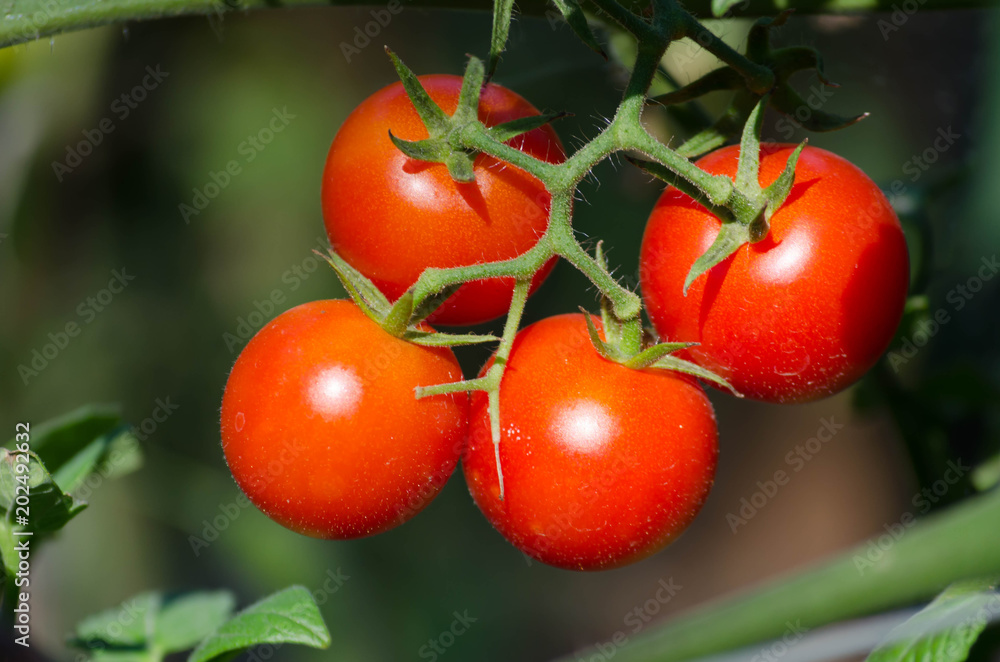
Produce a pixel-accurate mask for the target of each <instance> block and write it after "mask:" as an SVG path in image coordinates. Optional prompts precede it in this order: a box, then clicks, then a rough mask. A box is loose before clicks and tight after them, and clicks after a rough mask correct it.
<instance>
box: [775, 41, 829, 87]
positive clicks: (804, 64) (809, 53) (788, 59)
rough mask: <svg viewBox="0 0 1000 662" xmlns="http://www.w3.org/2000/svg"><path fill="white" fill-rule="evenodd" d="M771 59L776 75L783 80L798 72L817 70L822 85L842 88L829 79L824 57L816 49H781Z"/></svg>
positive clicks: (796, 47) (795, 47)
mask: <svg viewBox="0 0 1000 662" xmlns="http://www.w3.org/2000/svg"><path fill="white" fill-rule="evenodd" d="M771 57H772V59H773V61H774V69H775V73H777V74H778V77H779V78H781V79H787V78H788V76H790V75H792V74H793V73H795V72H797V71H806V70H808V69H815V70H816V76H817V77H818V78H819V80H820V82H821V83H823V84H824V85H826V86H827V87H840V85H838V84H837V83H834V82H833V81H832V80H830V79H829V78H827V75H826V68H825V66H824V64H823V56H822V55H821V54H820V52H819V51H817V50H816V49H815V48H811V47H809V46H789V47H788V48H779V49H778V50H776V51H774V52H772V53H771Z"/></svg>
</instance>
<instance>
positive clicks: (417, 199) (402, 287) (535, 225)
mask: <svg viewBox="0 0 1000 662" xmlns="http://www.w3.org/2000/svg"><path fill="white" fill-rule="evenodd" d="M420 82H421V83H423V85H424V87H425V88H426V90H427V92H428V94H430V96H431V98H432V99H434V101H435V102H437V104H438V105H439V106H441V108H442V109H443V110H444V111H445V112H446V113H448V114H451V113H453V112H454V111H455V107H456V105H457V103H458V94H459V90H460V89H461V86H462V79H461V78H460V77H458V76H446V75H434V76H422V77H420ZM537 114H538V110H536V109H535V107H534V106H532V105H531V104H530V103H528V102H527V101H525V100H524V99H523V98H521V97H520V96H519V95H517V94H515V93H514V92H511V91H510V90H508V89H506V88H503V87H500V86H499V85H493V84H490V85H487V86H486V87H484V88H483V91H482V97H481V99H480V103H479V119H480V120H481V121H482V122H483V123H484V124H486V125H487V126H493V125H496V124H501V123H503V122H507V121H510V120H513V119H518V118H521V117H526V116H529V115H537ZM390 130H391V131H392V133H393V135H395V136H397V137H398V138H402V139H405V140H421V139H424V138H427V135H428V134H427V129H426V128H425V127H424V125H423V123H422V122H421V121H420V118H419V116H418V115H417V111H416V110H415V109H414V108H413V104H412V103H410V100H409V98H408V97H407V96H406V92H405V91H404V90H403V85H402V83H395V84H393V85H390V86H388V87H386V88H384V89H382V90H380V91H378V92H376V93H375V94H373V95H372V96H370V97H368V98H367V99H366V100H365V101H363V102H362V103H361V105H360V106H358V107H357V108H355V109H354V111H353V112H352V113H351V114H350V116H348V118H347V120H346V121H345V122H344V125H343V126H342V127H340V131H339V132H338V133H337V137H336V138H335V139H334V141H333V145H332V146H331V147H330V154H329V156H328V157H327V161H326V169H325V171H324V172H323V218H324V220H325V222H326V232H327V235H328V236H329V238H330V243H331V244H332V246H333V248H334V249H336V251H337V252H338V253H340V255H341V256H342V257H343V258H344V259H345V260H347V261H348V262H349V263H350V264H351V265H352V266H353V267H354V268H355V269H357V270H358V271H360V272H361V273H363V274H364V275H365V276H367V277H368V278H370V279H371V280H372V281H374V283H375V284H376V285H377V286H378V287H379V288H380V289H381V290H382V291H383V293H385V295H386V296H387V297H389V299H390V300H395V299H397V298H399V297H400V296H401V295H402V294H403V293H404V292H405V291H406V290H407V289H409V288H410V286H412V285H413V283H414V282H416V280H417V278H418V277H419V276H420V274H421V272H423V270H424V269H426V268H427V267H458V266H466V265H470V264H476V263H481V262H492V261H495V260H504V259H509V258H512V257H516V256H518V255H520V254H521V253H524V252H525V251H527V250H528V249H530V248H531V247H532V246H534V245H535V244H536V243H537V242H538V238H539V236H541V235H542V234H543V233H544V232H545V228H546V227H547V225H548V210H549V200H550V196H549V194H548V193H547V192H546V190H545V187H544V186H543V185H542V183H541V182H539V181H538V180H537V179H535V178H534V177H532V176H531V175H529V174H527V173H526V172H524V171H523V170H520V169H519V168H515V167H514V166H511V165H508V164H505V163H502V162H500V161H497V160H496V159H494V158H492V157H490V156H487V155H484V154H480V155H479V156H478V157H477V158H476V161H475V167H474V170H475V174H476V181H475V182H471V183H467V184H459V183H457V182H455V181H454V180H452V178H451V176H450V175H449V174H448V170H447V168H445V166H444V165H442V164H437V163H428V162H423V161H415V160H413V159H410V158H409V157H407V156H406V155H405V154H403V153H402V152H401V151H399V149H397V148H396V146H395V145H393V144H392V142H391V141H390V140H389V131H390ZM509 144H511V145H512V146H514V147H517V148H518V149H520V150H521V151H523V152H526V153H528V154H531V155H532V156H534V157H536V158H539V159H544V160H546V161H549V162H550V163H557V162H560V161H562V160H563V159H564V158H565V155H564V153H563V149H562V144H561V143H560V142H559V138H558V136H556V133H555V131H553V129H552V127H550V126H547V125H546V126H544V127H542V128H540V129H536V130H534V131H531V132H529V133H525V134H522V135H520V136H518V137H516V138H514V139H513V140H511V141H510V143H509ZM552 264H553V263H550V264H548V265H547V266H546V268H545V269H544V270H542V271H541V272H539V274H538V275H537V276H536V278H535V282H534V286H537V285H538V284H540V283H541V281H542V280H544V279H545V277H546V276H547V275H548V273H549V271H551V268H552ZM513 290H514V281H513V280H512V279H493V280H485V281H477V282H473V283H469V284H466V285H463V286H462V287H461V288H460V289H459V290H458V292H456V293H455V294H454V295H453V296H451V297H450V298H449V299H448V301H446V302H445V303H444V304H443V305H442V306H441V307H440V308H438V310H437V311H435V313H434V314H433V315H432V316H431V317H430V318H428V319H429V320H430V321H434V322H438V323H441V324H474V323H478V322H484V321H487V320H491V319H494V318H496V317H499V316H500V315H503V314H504V313H506V312H507V309H508V307H509V306H510V299H511V295H512V293H513Z"/></svg>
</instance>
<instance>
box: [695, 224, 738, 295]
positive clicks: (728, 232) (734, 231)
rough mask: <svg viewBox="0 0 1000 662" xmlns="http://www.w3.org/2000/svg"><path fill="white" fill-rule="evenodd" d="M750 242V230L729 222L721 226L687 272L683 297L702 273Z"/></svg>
mask: <svg viewBox="0 0 1000 662" xmlns="http://www.w3.org/2000/svg"><path fill="white" fill-rule="evenodd" d="M749 242H750V229H749V228H748V227H747V226H746V225H743V224H742V223H739V222H738V221H729V222H726V223H723V224H722V227H720V228H719V234H718V235H717V236H716V237H715V241H713V242H712V245H711V246H709V247H708V250H707V251H705V253H704V254H703V255H702V256H701V257H699V258H698V259H697V260H695V261H694V264H693V265H691V270H690V271H688V275H687V278H685V279H684V295H685V296H687V291H688V288H689V287H691V283H693V282H694V281H695V279H697V278H698V277H699V276H701V275H702V274H703V273H705V272H706V271H708V270H709V269H711V268H712V267H714V266H715V265H717V264H719V263H720V262H723V261H725V260H726V258H728V257H729V256H730V255H732V254H733V253H735V252H736V251H737V249H739V247H740V246H743V245H744V244H747V243H749Z"/></svg>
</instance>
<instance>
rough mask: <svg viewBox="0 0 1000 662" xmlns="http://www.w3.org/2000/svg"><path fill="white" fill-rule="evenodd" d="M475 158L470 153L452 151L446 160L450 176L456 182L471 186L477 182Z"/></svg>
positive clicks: (445, 163)
mask: <svg viewBox="0 0 1000 662" xmlns="http://www.w3.org/2000/svg"><path fill="white" fill-rule="evenodd" d="M474 164H475V157H474V156H473V155H472V154H469V153H468V152H462V151H458V150H455V151H452V152H451V153H449V154H448V155H447V156H446V157H445V159H444V165H445V167H446V168H448V174H449V175H451V178H452V179H454V180H455V181H456V182H459V183H462V184H469V183H471V182H474V181H476V170H475V167H474Z"/></svg>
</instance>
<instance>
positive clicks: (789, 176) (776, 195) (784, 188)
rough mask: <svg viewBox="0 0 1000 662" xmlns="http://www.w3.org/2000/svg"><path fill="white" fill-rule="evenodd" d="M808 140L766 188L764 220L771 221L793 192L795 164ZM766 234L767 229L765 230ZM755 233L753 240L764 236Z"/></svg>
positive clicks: (802, 143)
mask: <svg viewBox="0 0 1000 662" xmlns="http://www.w3.org/2000/svg"><path fill="white" fill-rule="evenodd" d="M807 142H809V141H808V140H803V141H802V142H801V143H800V144H799V146H798V147H796V148H795V151H794V152H792V153H791V154H790V155H789V156H788V162H787V163H785V169H784V170H782V171H781V174H780V175H778V178H777V179H776V180H774V182H772V183H771V185H770V186H768V187H767V188H766V189H764V199H765V200H766V201H767V206H766V207H764V221H765V223H769V222H770V220H771V217H772V216H773V215H774V212H776V211H778V209H780V208H781V205H783V204H785V200H787V199H788V194H789V193H791V192H792V185H793V184H795V166H796V165H797V164H798V162H799V155H801V154H802V150H803V149H804V148H805V146H806V143H807ZM765 234H766V230H765ZM754 236H755V233H754V232H753V231H751V238H750V240H751V241H760V239H763V238H764V237H763V236H761V237H759V238H757V239H755V238H754Z"/></svg>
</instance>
